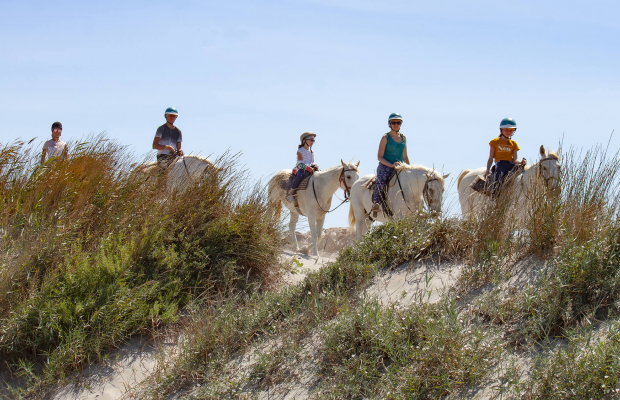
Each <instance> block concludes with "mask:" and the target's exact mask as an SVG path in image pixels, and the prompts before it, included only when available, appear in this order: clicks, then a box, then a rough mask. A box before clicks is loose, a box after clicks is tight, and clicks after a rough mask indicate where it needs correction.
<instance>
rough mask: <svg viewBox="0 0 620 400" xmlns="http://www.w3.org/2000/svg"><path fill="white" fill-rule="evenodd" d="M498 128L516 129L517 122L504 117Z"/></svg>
mask: <svg viewBox="0 0 620 400" xmlns="http://www.w3.org/2000/svg"><path fill="white" fill-rule="evenodd" d="M499 128H500V129H502V128H515V129H517V123H516V122H515V120H514V119H512V118H504V119H503V120H502V122H500V123H499Z"/></svg>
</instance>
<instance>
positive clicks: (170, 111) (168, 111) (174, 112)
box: [164, 107, 179, 115]
mask: <svg viewBox="0 0 620 400" xmlns="http://www.w3.org/2000/svg"><path fill="white" fill-rule="evenodd" d="M168 114H172V115H179V112H178V111H177V109H176V108H174V107H168V108H166V112H165V113H164V115H168Z"/></svg>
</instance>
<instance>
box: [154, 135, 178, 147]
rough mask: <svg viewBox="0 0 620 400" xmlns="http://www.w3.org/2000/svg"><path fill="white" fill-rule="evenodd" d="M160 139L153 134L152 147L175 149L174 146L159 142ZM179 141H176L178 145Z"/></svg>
mask: <svg viewBox="0 0 620 400" xmlns="http://www.w3.org/2000/svg"><path fill="white" fill-rule="evenodd" d="M160 140H161V138H160V137H157V136H155V139H153V149H155V150H170V151H175V150H174V147H172V146H170V145H168V146H164V145H163V144H159V141H160ZM178 144H179V143H177V145H178Z"/></svg>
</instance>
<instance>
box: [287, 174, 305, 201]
mask: <svg viewBox="0 0 620 400" xmlns="http://www.w3.org/2000/svg"><path fill="white" fill-rule="evenodd" d="M305 172H306V171H305V170H303V171H302V170H298V171H297V174H296V175H295V177H294V178H293V182H291V189H290V190H289V191H288V196H287V198H288V200H289V201H295V200H294V199H293V195H294V194H295V189H297V187H298V186H299V184H300V183H301V181H302V180H303V179H304V175H305Z"/></svg>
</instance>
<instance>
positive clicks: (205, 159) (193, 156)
mask: <svg viewBox="0 0 620 400" xmlns="http://www.w3.org/2000/svg"><path fill="white" fill-rule="evenodd" d="M183 157H185V158H194V159H196V160H198V161H203V162H207V163H209V164H213V161H211V160H209V159H208V158H207V157H203V156H199V155H197V154H192V155H189V156H183Z"/></svg>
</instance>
